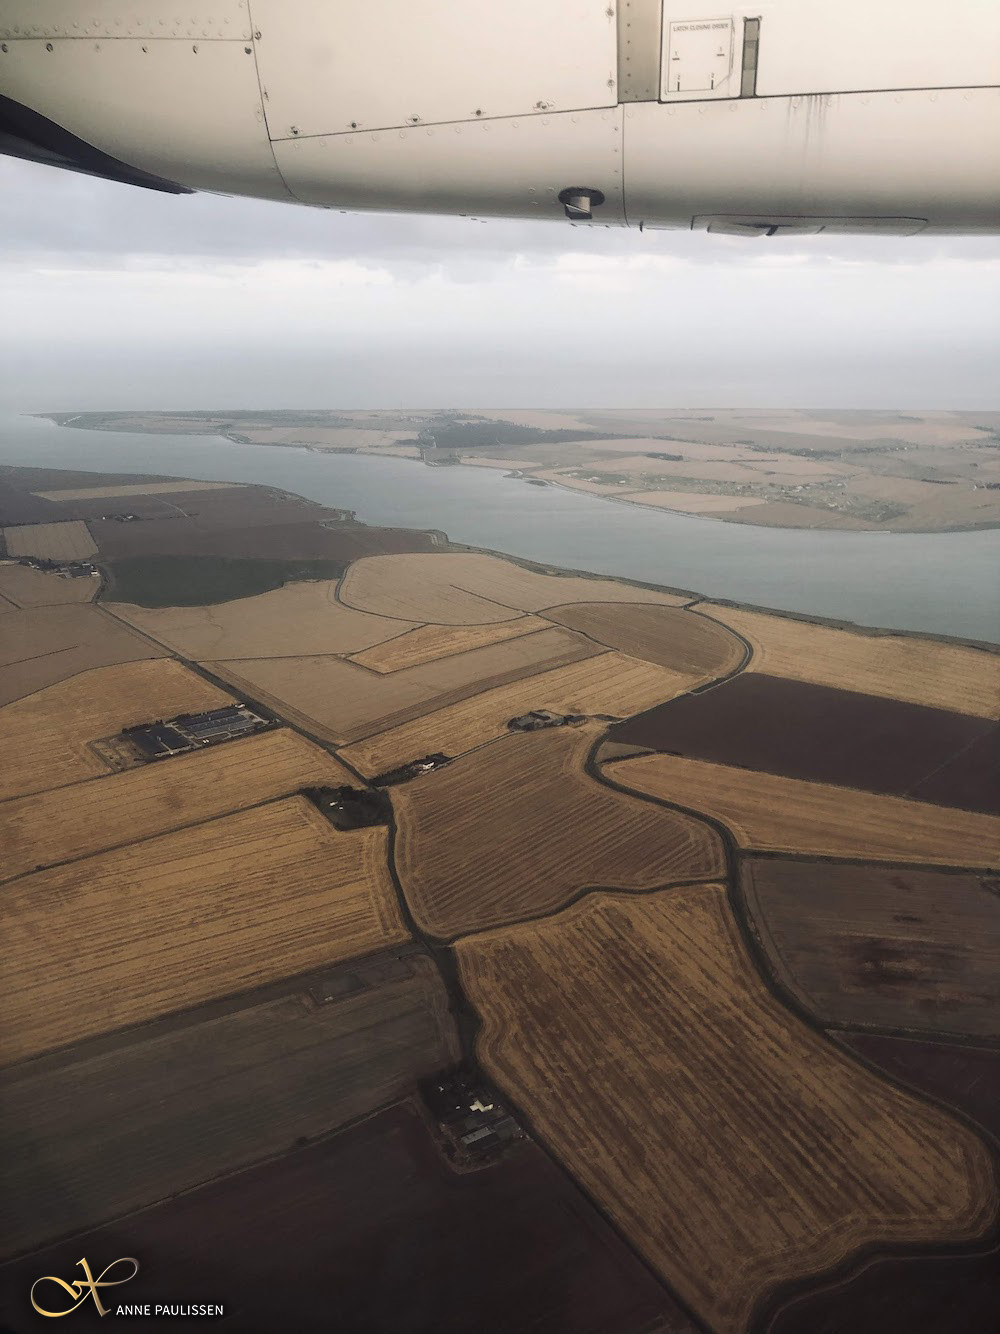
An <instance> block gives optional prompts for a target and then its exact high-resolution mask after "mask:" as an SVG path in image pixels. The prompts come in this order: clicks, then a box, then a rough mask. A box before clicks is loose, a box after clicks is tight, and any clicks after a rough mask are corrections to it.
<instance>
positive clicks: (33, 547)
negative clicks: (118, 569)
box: [3, 519, 97, 560]
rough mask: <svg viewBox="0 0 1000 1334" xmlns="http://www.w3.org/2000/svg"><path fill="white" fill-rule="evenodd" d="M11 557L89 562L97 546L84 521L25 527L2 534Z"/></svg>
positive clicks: (76, 520) (5, 530)
mask: <svg viewBox="0 0 1000 1334" xmlns="http://www.w3.org/2000/svg"><path fill="white" fill-rule="evenodd" d="M3 535H4V541H5V542H6V543H7V550H8V552H9V553H10V555H12V556H41V557H42V558H43V559H44V560H87V559H88V557H90V556H96V555H97V543H96V542H95V541H94V539H93V538H92V537H91V536H90V530H89V529H88V527H87V525H86V524H85V523H84V522H83V520H82V519H73V520H70V521H69V522H68V523H26V524H20V525H18V526H17V527H16V528H5V529H4V530H3Z"/></svg>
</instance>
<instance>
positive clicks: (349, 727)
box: [210, 626, 599, 741]
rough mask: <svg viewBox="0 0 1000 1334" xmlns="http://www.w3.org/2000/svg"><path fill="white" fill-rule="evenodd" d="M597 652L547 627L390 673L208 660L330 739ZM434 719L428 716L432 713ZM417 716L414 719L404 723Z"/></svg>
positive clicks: (313, 661)
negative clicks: (516, 637)
mask: <svg viewBox="0 0 1000 1334" xmlns="http://www.w3.org/2000/svg"><path fill="white" fill-rule="evenodd" d="M598 652H599V649H598V648H597V647H596V646H595V645H593V644H590V643H588V641H587V640H586V639H581V638H580V637H578V636H577V635H574V634H573V633H572V632H571V631H570V630H563V629H562V628H560V627H556V626H553V627H552V628H551V629H549V630H542V631H540V632H539V633H538V634H536V635H522V636H521V637H520V638H518V639H509V640H506V641H505V642H503V643H500V644H490V645H487V646H486V647H485V648H477V649H471V650H470V651H469V652H467V653H458V654H455V655H454V657H450V658H443V659H440V660H436V661H434V662H425V663H422V664H421V665H420V666H418V667H409V668H407V669H406V670H404V671H399V672H391V673H378V672H372V671H369V670H368V669H366V668H364V667H359V666H358V665H357V664H356V663H353V662H345V661H344V660H343V659H340V658H331V657H316V658H307V657H303V658H260V659H257V660H254V659H240V660H239V661H236V662H213V663H211V664H210V666H211V669H212V671H213V672H215V673H217V674H218V675H219V676H222V677H224V678H225V679H226V680H227V681H231V682H232V683H233V684H234V686H236V687H237V688H238V689H243V690H246V691H248V692H249V693H250V694H252V695H253V696H254V697H255V698H257V699H262V700H264V701H265V702H266V703H267V704H269V705H270V706H271V707H273V708H274V709H275V710H276V711H277V712H279V713H281V714H284V715H285V716H286V717H288V718H290V719H292V720H294V721H296V722H299V723H301V724H302V725H303V726H305V727H306V728H308V729H309V730H310V731H315V732H317V733H318V734H319V735H321V736H323V737H324V738H325V739H326V740H329V741H354V740H357V739H358V738H360V737H364V736H366V735H368V733H370V732H374V731H378V730H380V729H383V728H387V727H392V726H394V725H397V724H403V725H414V726H419V725H420V724H419V718H420V715H422V714H424V713H426V712H427V710H429V709H441V708H444V707H446V706H448V705H450V704H453V703H454V702H456V701H458V700H465V699H466V698H467V697H468V696H473V697H474V698H475V697H478V696H479V694H480V692H482V691H486V690H489V689H490V688H491V687H497V686H501V685H503V683H505V682H509V681H519V680H520V679H521V678H523V677H528V678H530V679H534V678H535V677H536V676H537V674H538V673H544V672H546V670H547V669H549V670H551V669H553V668H559V667H562V666H563V664H566V663H578V662H579V661H580V660H581V659H589V658H590V657H592V655H594V654H596V653H598ZM432 716H433V715H432ZM414 717H417V718H418V722H417V723H416V724H408V723H407V720H409V719H412V718H414Z"/></svg>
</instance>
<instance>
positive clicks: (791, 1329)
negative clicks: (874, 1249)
mask: <svg viewBox="0 0 1000 1334" xmlns="http://www.w3.org/2000/svg"><path fill="white" fill-rule="evenodd" d="M998 1310H1000V1251H997V1250H996V1249H994V1250H993V1251H992V1252H991V1253H990V1254H977V1255H947V1254H945V1255H933V1254H930V1255H928V1254H922V1255H913V1256H905V1257H902V1258H897V1257H892V1258H889V1257H881V1258H878V1259H875V1260H873V1261H871V1262H870V1263H869V1264H867V1265H865V1266H864V1267H863V1268H861V1269H860V1270H859V1271H855V1272H854V1273H852V1274H851V1275H850V1277H849V1278H847V1279H845V1280H844V1281H843V1282H840V1283H837V1284H834V1285H829V1286H828V1285H826V1284H824V1285H822V1286H820V1287H817V1288H816V1289H814V1290H812V1291H810V1290H808V1289H807V1291H806V1292H805V1293H804V1294H801V1295H799V1294H796V1296H795V1297H793V1298H792V1300H791V1301H790V1302H788V1303H787V1304H786V1305H784V1306H782V1307H781V1308H780V1309H779V1310H778V1312H777V1314H776V1315H774V1316H773V1318H772V1319H770V1320H769V1321H768V1322H767V1324H766V1326H765V1327H764V1328H765V1330H766V1334H845V1331H850V1334H889V1331H893V1332H895V1331H897V1330H899V1331H903V1330H905V1331H906V1334H994V1331H995V1330H996V1316H997V1311H998Z"/></svg>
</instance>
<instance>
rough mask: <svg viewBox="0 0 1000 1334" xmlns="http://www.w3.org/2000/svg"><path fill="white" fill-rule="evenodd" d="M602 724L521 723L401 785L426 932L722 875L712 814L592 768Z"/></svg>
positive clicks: (401, 858)
mask: <svg viewBox="0 0 1000 1334" xmlns="http://www.w3.org/2000/svg"><path fill="white" fill-rule="evenodd" d="M600 731H601V729H600V727H599V726H597V727H595V726H590V727H584V728H577V727H563V728H557V729H555V730H552V731H545V732H534V733H520V734H516V735H513V736H510V737H506V738H504V740H502V741H498V742H497V744H496V745H495V746H490V747H489V748H488V749H487V750H482V751H477V752H476V753H474V754H472V755H466V756H465V757H464V758H463V759H460V760H458V761H456V762H455V763H454V764H450V765H448V766H447V767H446V768H444V769H438V770H436V771H434V772H432V773H429V774H425V775H424V776H423V777H421V778H419V779H418V780H416V781H415V782H412V783H406V784H404V785H402V786H400V787H398V788H394V789H393V793H392V802H393V806H394V808H395V811H396V829H397V835H396V847H395V858H396V870H397V873H398V875H399V879H400V883H401V884H402V886H403V891H404V893H405V894H406V899H407V902H408V903H409V905H410V910H411V912H412V913H413V915H414V917H415V918H416V920H417V922H418V923H419V925H420V926H421V927H422V928H423V929H424V930H425V931H429V932H430V933H431V934H432V935H435V936H438V937H439V938H441V939H451V938H452V937H454V936H460V935H463V934H465V933H466V932H469V931H481V930H483V929H485V928H489V927H496V926H501V925H506V924H509V923H511V922H516V921H519V920H523V919H524V918H526V917H537V916H539V915H542V914H546V913H551V912H555V911H557V910H558V909H559V908H561V907H563V906H564V905H565V904H566V903H567V902H569V900H571V899H572V898H573V897H574V896H575V895H577V894H579V893H580V892H581V891H583V890H585V889H588V888H594V887H598V886H612V887H614V888H616V889H629V890H649V889H655V888H658V887H660V886H662V885H666V884H670V883H671V882H677V881H682V880H706V879H708V878H710V877H712V876H717V875H723V874H725V866H726V859H725V851H724V849H723V846H722V841H721V839H720V838H719V837H718V835H717V834H716V833H715V832H714V831H713V830H712V829H711V828H710V827H709V826H708V825H706V824H702V823H701V821H699V820H694V819H692V818H691V817H690V816H687V815H681V814H680V813H678V812H676V811H667V810H662V809H660V808H658V807H656V806H654V805H652V804H651V803H648V802H641V801H637V800H636V799H635V798H633V797H628V796H624V795H623V794H621V793H618V792H614V791H612V790H611V789H610V788H606V787H603V786H602V785H601V784H600V783H598V782H595V780H594V779H593V778H591V777H589V775H587V774H586V773H585V772H584V768H583V766H584V763H585V761H586V758H587V752H588V751H589V749H590V747H591V745H592V744H593V742H594V740H595V738H596V737H597V736H599V735H600Z"/></svg>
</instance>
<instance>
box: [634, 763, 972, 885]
mask: <svg viewBox="0 0 1000 1334" xmlns="http://www.w3.org/2000/svg"><path fill="white" fill-rule="evenodd" d="M627 758H630V759H631V758H635V759H641V758H643V757H642V756H640V755H636V756H634V757H633V756H629V757H627ZM873 795H874V796H878V795H879V794H878V793H874V794H873ZM930 804H931V803H930V802H928V803H927V805H930ZM935 809H936V810H941V811H948V810H957V809H958V808H957V807H954V806H938V807H935ZM970 813H971V814H976V812H970ZM740 853H741V855H743V856H747V857H758V858H762V859H764V860H765V861H776V862H777V861H793V862H823V863H824V864H826V865H829V866H863V867H870V868H871V869H872V870H875V871H880V870H882V869H883V868H884V867H886V866H898V867H899V869H900V870H901V871H934V872H938V871H940V872H941V874H942V875H978V876H981V877H983V878H986V879H989V878H991V877H995V876H996V875H997V867H995V866H975V865H967V864H966V865H958V864H957V863H953V864H950V865H945V864H943V863H940V862H907V861H902V860H900V861H895V860H889V859H887V858H885V857H838V856H835V855H834V854H833V853H829V852H809V851H804V852H791V851H787V850H785V849H784V848H751V847H747V848H740Z"/></svg>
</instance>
